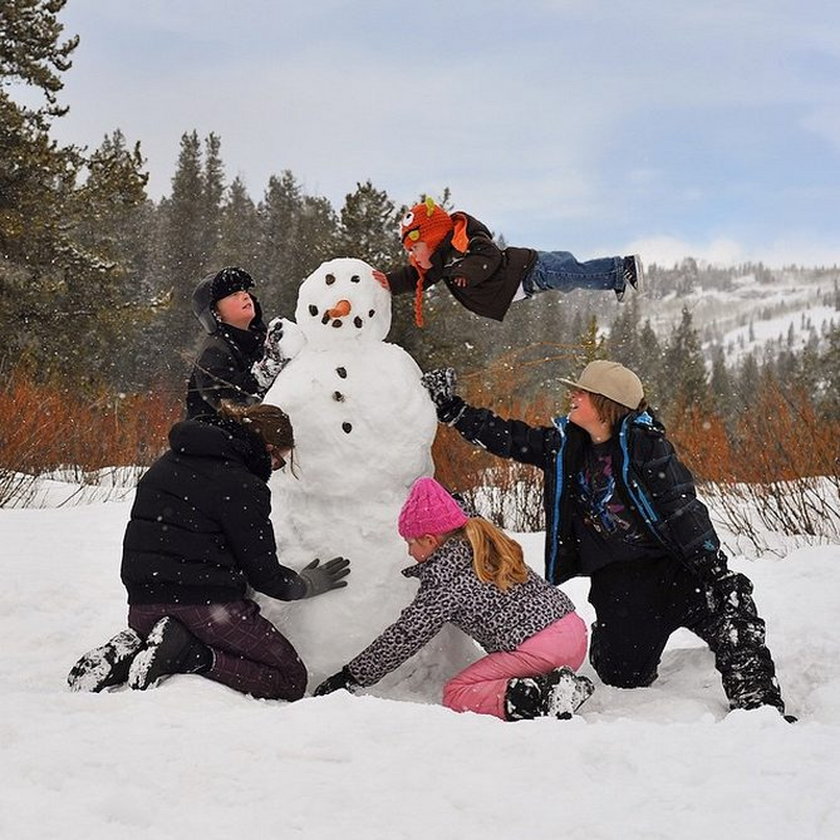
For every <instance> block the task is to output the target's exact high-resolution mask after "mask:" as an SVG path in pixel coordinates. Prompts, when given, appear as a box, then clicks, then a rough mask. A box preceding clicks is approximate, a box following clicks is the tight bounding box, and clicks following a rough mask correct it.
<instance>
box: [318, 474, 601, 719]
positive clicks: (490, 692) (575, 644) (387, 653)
mask: <svg viewBox="0 0 840 840" xmlns="http://www.w3.org/2000/svg"><path fill="white" fill-rule="evenodd" d="M399 531H400V535H401V536H402V537H403V538H404V539H405V540H406V542H407V543H408V552H409V554H410V555H411V557H412V558H413V559H414V560H415V561H416V562H417V565H415V566H412V567H411V568H408V569H405V570H403V574H404V575H405V576H406V577H416V578H418V579H419V581H420V589H419V590H418V592H417V594H416V595H415V597H414V600H413V601H412V602H411V604H409V605H408V606H407V607H406V608H405V609H404V610H403V611H402V613H401V614H400V616H399V618H398V619H397V621H395V622H394V623H393V624H392V625H391V626H390V627H388V628H387V629H386V630H384V631H383V632H382V633H381V634H380V635H379V637H378V638H376V639H375V640H374V641H373V642H372V643H371V644H370V645H369V646H368V647H367V648H365V650H363V651H362V652H361V653H360V654H359V655H358V656H356V657H355V658H354V659H352V660H351V661H350V662H349V663H348V664H347V665H346V666H345V667H344V668H343V669H342V670H341V671H340V672H339V673H337V674H335V675H333V676H332V677H330V678H328V679H327V680H325V681H324V682H323V683H322V684H321V685H320V686H318V688H317V689H316V690H315V694H316V695H322V694H329V693H330V692H332V691H336V690H338V689H341V688H344V689H347V690H350V691H352V690H353V689H355V688H358V687H361V686H370V685H373V684H374V683H376V682H378V681H379V680H381V679H382V678H383V677H384V676H385V675H386V674H388V673H390V672H391V671H393V670H394V669H395V668H397V667H398V666H399V665H401V664H402V663H403V662H405V661H406V660H407V659H408V658H409V657H410V656H412V655H413V654H415V653H417V651H419V650H420V649H421V648H422V647H423V646H424V645H426V644H427V643H428V642H429V641H431V640H432V639H433V638H434V636H435V635H437V633H438V631H439V630H440V629H441V627H443V625H444V624H445V623H446V622H451V623H452V624H454V625H455V626H456V627H458V628H460V629H461V630H463V631H464V632H465V633H466V634H467V635H468V636H470V637H471V638H472V639H474V640H475V641H476V642H478V644H479V645H481V647H482V648H484V650H485V651H487V656H485V657H483V658H482V659H479V660H478V661H477V662H474V663H473V664H472V665H470V666H469V667H468V668H466V669H465V670H464V671H462V672H461V673H459V674H457V675H456V676H454V677H453V678H452V679H450V680H449V681H448V682H447V684H446V686H445V687H444V692H443V705H444V706H447V707H448V708H450V709H453V710H455V711H459V712H462V711H473V712H479V713H483V714H490V715H495V716H497V717H500V718H502V719H509V720H511V719H520V718H524V717H529V718H530V717H538V716H543V715H549V714H554V715H556V716H558V717H568V715H569V714H570V713H571V712H572V711H573V710H574V708H576V705H579V704H580V703H581V702H583V700H585V699H586V698H587V697H588V696H589V694H590V693H591V683H590V682H589V681H588V680H587V679H586V678H585V677H578V676H577V675H575V674H574V670H575V669H577V668H578V667H579V666H580V665H581V663H582V662H583V659H584V656H585V654H586V625H585V624H584V622H583V621H582V620H581V618H580V617H579V616H578V615H577V614H576V613H575V611H574V605H573V604H572V602H571V601H570V600H569V598H568V597H567V596H566V595H565V594H564V593H563V592H561V591H560V590H559V589H557V588H555V587H554V586H552V585H551V584H549V583H547V582H546V581H545V580H543V578H541V577H539V575H537V574H535V573H534V572H533V571H531V570H530V569H529V568H528V567H527V566H526V565H525V562H524V560H523V556H522V548H521V547H520V546H519V544H518V543H516V542H515V541H513V540H512V539H510V538H509V537H508V536H507V535H505V534H504V533H503V532H502V531H500V530H499V529H498V528H496V527H495V526H494V525H492V524H491V523H490V522H487V521H486V520H484V519H481V518H472V519H469V518H468V517H467V516H466V515H465V514H464V512H463V510H462V509H461V508H460V507H459V506H458V504H457V503H456V502H455V500H454V499H453V498H452V497H451V496H450V495H449V494H448V493H447V492H446V491H445V490H444V489H443V487H441V485H440V484H438V483H437V482H436V481H434V480H433V479H430V478H422V479H419V480H418V481H417V482H416V483H415V485H414V487H413V488H412V490H411V494H410V495H409V498H408V500H407V501H406V503H405V505H404V507H403V509H402V512H401V514H400V520H399ZM558 684H561V685H562V688H563V691H565V693H566V702H565V703H564V704H561V705H562V708H560V707H558V705H557V702H556V700H557V698H556V696H555V697H554V701H555V702H552V691H553V695H557V694H558V689H557V686H558ZM560 693H562V692H560ZM573 696H574V699H575V701H577V702H576V704H575V703H572V702H571V700H572V697H573ZM523 698H524V701H523ZM560 712H564V713H563V714H560Z"/></svg>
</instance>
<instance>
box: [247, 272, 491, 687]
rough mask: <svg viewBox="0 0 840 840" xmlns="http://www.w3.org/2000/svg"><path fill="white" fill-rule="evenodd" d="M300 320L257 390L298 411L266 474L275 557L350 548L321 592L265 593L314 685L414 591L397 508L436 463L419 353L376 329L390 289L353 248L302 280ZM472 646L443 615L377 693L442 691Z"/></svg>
mask: <svg viewBox="0 0 840 840" xmlns="http://www.w3.org/2000/svg"><path fill="white" fill-rule="evenodd" d="M295 318H296V323H293V322H290V321H284V326H283V338H282V341H281V344H280V349H281V351H282V352H283V354H284V355H285V356H286V357H291V361H290V362H289V363H288V364H287V365H286V367H284V368H283V370H282V372H281V373H280V374H279V376H278V377H277V379H276V380H275V382H274V384H273V385H272V387H271V388H270V389H269V391H268V393H267V394H266V396H265V402H267V403H271V404H273V405H277V406H280V407H281V408H282V409H283V410H284V411H286V412H287V413H288V415H289V417H290V419H291V421H292V426H293V428H294V435H295V449H294V460H293V464H292V465H288V466H286V468H285V469H284V470H283V471H281V472H276V473H274V476H273V477H272V479H271V490H272V519H273V521H274V525H275V529H276V532H277V544H278V556H279V557H280V562H281V563H283V564H284V565H287V566H290V567H291V568H295V569H300V568H302V567H303V566H305V565H306V564H307V563H309V562H310V561H311V560H313V559H314V558H316V557H317V558H320V559H321V560H322V562H323V561H326V560H329V559H331V558H332V557H336V556H338V555H341V556H344V557H347V558H349V559H350V561H351V574H350V576H349V578H348V579H347V580H348V586H347V587H346V588H344V589H338V590H334V591H332V592H329V593H327V594H325V595H320V596H318V597H317V598H313V599H308V600H304V601H298V602H289V603H283V602H279V601H272V600H266V599H262V606H263V610H264V612H266V614H267V616H268V617H269V618H270V619H272V620H274V621H275V623H277V625H278V626H279V627H280V629H281V630H282V631H283V633H284V634H286V635H287V636H288V638H289V640H290V641H291V642H292V644H293V645H294V646H295V648H296V649H297V651H298V653H299V654H300V656H301V659H302V660H303V661H304V663H305V664H306V666H307V668H308V669H309V673H310V689H311V688H313V687H314V686H315V685H317V684H318V683H319V682H320V681H321V680H322V679H324V678H325V677H327V676H329V675H330V674H333V673H335V672H336V671H338V670H339V669H340V668H341V667H342V666H344V665H345V664H346V663H347V662H348V661H349V660H350V659H352V658H353V657H354V656H355V655H356V654H358V653H360V652H361V651H362V650H363V649H364V648H365V647H366V646H367V645H368V644H369V643H370V642H372V641H373V640H374V638H376V636H377V635H378V634H379V633H380V632H382V630H384V629H385V628H386V627H387V626H388V625H389V624H391V623H392V622H393V621H394V620H396V618H397V617H398V616H399V613H400V611H401V610H402V608H403V607H405V606H406V605H408V603H409V602H410V601H411V599H412V598H413V596H414V594H415V592H416V590H417V586H418V584H417V581H416V579H408V578H405V577H403V575H401V574H400V570H401V569H402V568H405V567H406V566H407V565H409V564H410V563H412V562H414V561H413V560H411V559H410V558H409V556H408V553H407V551H406V545H405V542H404V541H403V540H402V539H401V538H400V536H399V535H398V533H397V518H398V516H399V512H400V508H401V507H402V504H403V502H404V501H405V499H406V497H407V496H408V491H409V488H410V487H411V485H412V484H413V483H414V481H415V480H416V479H417V478H420V477H421V476H428V475H431V474H432V473H433V470H434V466H433V463H432V457H431V446H432V441H433V440H434V436H435V431H436V428H437V417H436V413H435V408H434V405H433V404H432V402H431V400H430V399H429V396H428V394H427V393H426V390H425V388H424V387H423V385H422V383H421V381H420V377H421V371H420V369H419V368H418V366H417V364H416V363H415V361H414V359H412V358H411V356H409V355H408V353H406V352H405V351H404V350H403V349H402V348H401V347H399V346H397V345H395V344H390V343H387V342H385V341H384V338H385V336H386V335H387V334H388V331H389V329H390V327H391V295H390V292H388V291H387V290H386V289H383V288H382V287H381V286H380V285H379V283H377V282H376V280H375V279H374V277H373V269H372V268H371V266H369V265H368V264H367V263H365V262H363V261H362V260H358V259H351V258H342V259H334V260H330V261H329V262H325V263H323V264H322V265H321V266H320V267H319V268H318V269H316V270H315V271H314V272H313V273H312V274H311V275H310V276H309V277H307V278H306V279H305V280H304V281H303V283H302V284H301V286H300V289H299V292H298V303H297V309H296V310H295ZM478 655H480V651H478V649H477V648H476V647H475V645H474V643H473V642H472V641H471V640H470V639H468V638H467V637H466V636H464V635H463V634H462V633H461V632H460V631H458V630H457V629H456V628H454V627H451V626H447V627H445V628H444V629H443V630H442V631H441V633H440V634H438V636H437V637H436V638H435V639H434V640H433V641H432V642H431V643H430V644H429V645H427V646H426V648H424V650H423V651H421V652H420V653H419V654H417V655H416V656H414V657H412V658H411V659H410V660H409V661H408V662H406V663H404V664H403V665H402V666H401V667H400V668H399V669H397V670H396V671H394V672H393V673H392V674H390V675H389V676H388V677H386V679H384V680H382V681H381V682H380V683H379V684H378V685H377V686H375V687H373V688H372V689H370V692H371V693H374V694H380V695H384V696H389V697H399V698H403V699H420V700H426V701H429V702H439V700H440V696H441V691H442V686H443V683H444V682H445V680H446V679H448V678H449V677H451V676H453V675H454V674H455V673H456V672H457V671H458V670H460V669H461V668H463V667H466V665H467V664H469V663H470V662H472V661H474V660H475V659H476V658H477V656H478Z"/></svg>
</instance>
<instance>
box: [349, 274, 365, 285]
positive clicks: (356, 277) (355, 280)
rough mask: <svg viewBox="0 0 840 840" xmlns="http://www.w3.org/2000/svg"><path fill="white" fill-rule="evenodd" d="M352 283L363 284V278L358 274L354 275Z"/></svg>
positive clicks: (351, 279)
mask: <svg viewBox="0 0 840 840" xmlns="http://www.w3.org/2000/svg"><path fill="white" fill-rule="evenodd" d="M350 282H351V283H361V282H362V278H361V277H359V275H358V274H354V275H353V276H352V277H351V278H350Z"/></svg>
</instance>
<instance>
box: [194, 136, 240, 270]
mask: <svg viewBox="0 0 840 840" xmlns="http://www.w3.org/2000/svg"><path fill="white" fill-rule="evenodd" d="M221 146H222V141H221V139H220V138H219V136H218V135H216V134H213V133H212V132H211V133H210V134H209V135H208V136H207V137H206V138H205V139H204V167H203V170H202V180H203V188H202V192H203V195H204V218H203V220H202V231H203V234H204V242H203V244H202V252H203V253H204V254H205V257H206V258H207V264H208V265H211V267H215V265H216V263H215V262H212V257H213V256H214V255H215V254H216V253H217V252H218V250H219V243H220V241H221V237H222V196H223V195H224V192H225V176H224V165H223V163H222V158H221ZM234 264H236V263H234ZM219 268H222V266H219Z"/></svg>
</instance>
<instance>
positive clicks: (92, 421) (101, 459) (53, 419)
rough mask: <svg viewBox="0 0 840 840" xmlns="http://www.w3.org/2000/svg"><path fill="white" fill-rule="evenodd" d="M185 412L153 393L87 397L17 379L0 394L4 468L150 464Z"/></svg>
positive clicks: (1, 461)
mask: <svg viewBox="0 0 840 840" xmlns="http://www.w3.org/2000/svg"><path fill="white" fill-rule="evenodd" d="M182 410H183V409H182V405H181V402H180V400H179V401H176V400H175V399H174V397H173V396H162V395H161V394H160V393H157V392H154V391H150V392H148V393H144V394H129V395H115V394H107V393H104V392H103V393H100V394H98V395H96V396H94V397H87V398H85V397H81V396H78V395H76V394H75V393H73V392H71V391H68V390H66V389H63V388H60V387H57V386H54V385H42V384H35V383H34V382H32V381H31V380H30V379H28V378H25V377H22V376H12V377H11V378H10V381H9V382H8V383H7V386H6V388H5V389H4V391H3V393H2V394H0V470H4V471H7V472H9V471H15V472H19V473H29V474H41V473H44V472H48V471H50V470H54V469H57V468H59V467H65V466H72V467H74V468H77V469H80V470H83V471H88V470H96V469H100V468H102V467H111V466H129V465H141V466H143V465H148V464H150V463H151V462H152V461H153V460H154V459H155V458H156V457H157V456H158V455H159V454H160V453H161V452H162V451H163V450H164V449H165V448H166V433H167V431H168V430H169V428H170V426H171V425H172V424H173V423H174V422H175V421H176V420H177V419H178V418H179V417H180V415H181V413H182Z"/></svg>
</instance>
